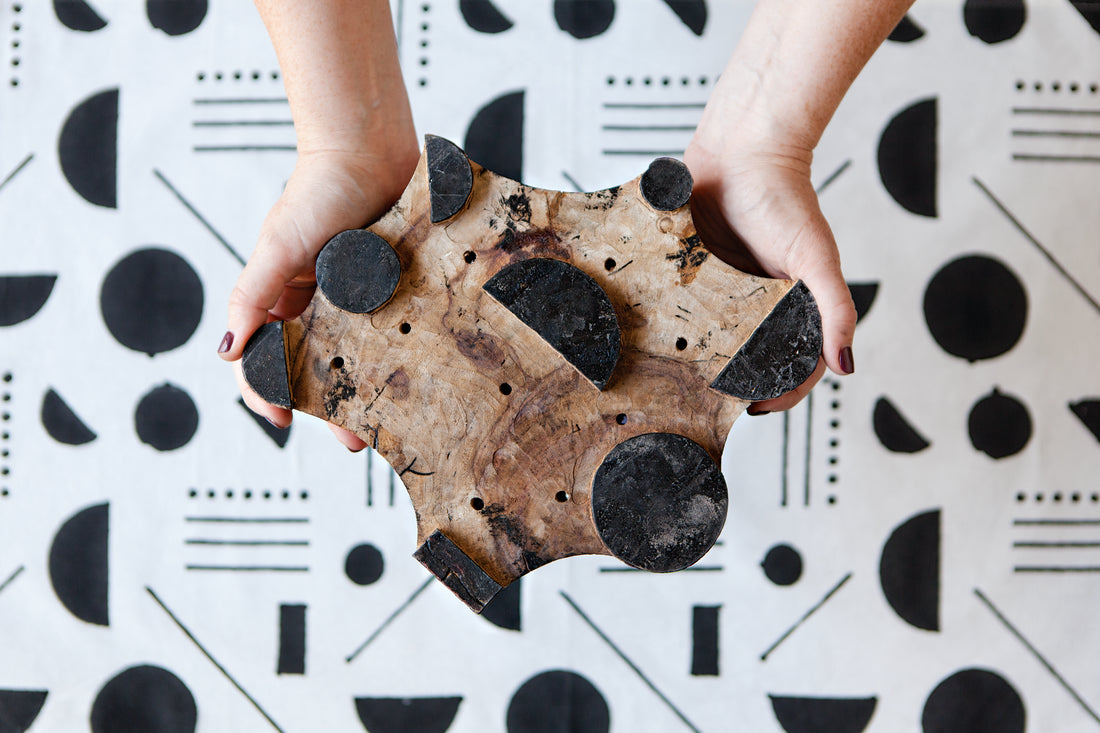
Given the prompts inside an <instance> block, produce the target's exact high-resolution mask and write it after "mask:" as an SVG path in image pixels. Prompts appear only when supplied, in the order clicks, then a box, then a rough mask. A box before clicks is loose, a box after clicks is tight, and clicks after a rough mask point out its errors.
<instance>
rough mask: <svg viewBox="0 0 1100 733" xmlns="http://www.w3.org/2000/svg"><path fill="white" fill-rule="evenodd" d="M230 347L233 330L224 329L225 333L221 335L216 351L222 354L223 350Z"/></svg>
mask: <svg viewBox="0 0 1100 733" xmlns="http://www.w3.org/2000/svg"><path fill="white" fill-rule="evenodd" d="M232 348H233V332H232V331H226V332H225V335H224V336H222V342H221V344H219V345H218V353H219V354H224V353H225V352H227V351H229V350H230V349H232Z"/></svg>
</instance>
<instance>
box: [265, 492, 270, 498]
mask: <svg viewBox="0 0 1100 733" xmlns="http://www.w3.org/2000/svg"><path fill="white" fill-rule="evenodd" d="M264 498H265V499H270V498H271V492H270V491H265V492H264Z"/></svg>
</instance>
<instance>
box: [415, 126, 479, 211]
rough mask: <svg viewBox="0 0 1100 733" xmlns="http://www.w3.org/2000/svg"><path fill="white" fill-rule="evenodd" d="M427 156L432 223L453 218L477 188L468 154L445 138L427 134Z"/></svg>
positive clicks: (425, 140) (425, 150)
mask: <svg viewBox="0 0 1100 733" xmlns="http://www.w3.org/2000/svg"><path fill="white" fill-rule="evenodd" d="M424 154H425V155H426V156H427V159H428V160H427V166H428V198H429V200H430V204H431V209H432V223H433V224H438V223H439V222H441V221H445V220H447V219H450V218H451V217H452V216H454V215H455V214H457V213H458V212H459V211H460V210H461V209H462V207H463V206H465V205H466V200H467V199H468V198H469V197H470V191H472V190H473V186H474V173H473V169H472V168H470V159H469V158H467V157H466V153H464V152H462V149H461V148H459V147H458V146H457V145H455V144H454V143H453V142H451V141H450V140H447V139H446V138H442V137H438V136H436V135H427V136H426V137H425V138H424Z"/></svg>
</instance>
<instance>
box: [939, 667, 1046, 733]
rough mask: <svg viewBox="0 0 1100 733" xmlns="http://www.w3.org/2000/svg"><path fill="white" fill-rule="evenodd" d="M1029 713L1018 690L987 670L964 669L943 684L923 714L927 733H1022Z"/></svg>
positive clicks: (941, 683)
mask: <svg viewBox="0 0 1100 733" xmlns="http://www.w3.org/2000/svg"><path fill="white" fill-rule="evenodd" d="M1025 718H1026V712H1025V710H1024V703H1023V700H1021V699H1020V694H1019V693H1018V692H1016V690H1015V688H1013V687H1012V685H1011V684H1009V683H1008V681H1007V680H1005V679H1004V678H1003V677H1001V676H1000V675H999V674H997V673H995V672H992V671H990V670H986V669H964V670H961V671H959V672H956V673H955V674H953V675H951V676H950V677H948V678H947V679H945V680H943V681H942V682H940V683H939V684H938V685H937V686H936V689H934V690H932V692H931V693H930V694H929V695H928V699H927V700H926V701H925V703H924V710H923V712H922V714H921V729H922V730H923V731H925V733H976V732H978V731H997V733H1023V731H1024V720H1025Z"/></svg>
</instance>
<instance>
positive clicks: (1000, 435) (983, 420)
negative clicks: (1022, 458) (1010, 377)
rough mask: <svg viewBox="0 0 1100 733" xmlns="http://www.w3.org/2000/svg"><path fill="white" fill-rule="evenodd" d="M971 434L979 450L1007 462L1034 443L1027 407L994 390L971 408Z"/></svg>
mask: <svg viewBox="0 0 1100 733" xmlns="http://www.w3.org/2000/svg"><path fill="white" fill-rule="evenodd" d="M967 430H968V431H969V433H970V442H971V443H972V444H973V446H974V447H975V448H976V449H978V450H980V451H981V452H982V453H985V454H986V455H987V456H989V457H990V458H1007V457H1008V456H1012V455H1016V454H1017V453H1019V452H1020V451H1022V450H1023V449H1024V447H1025V446H1026V445H1027V444H1028V441H1030V440H1031V415H1030V413H1028V411H1027V407H1025V406H1024V403H1022V402H1020V401H1019V400H1018V399H1016V398H1015V397H1013V396H1011V395H1006V394H1004V393H1003V392H1001V391H1000V390H998V389H997V388H994V389H993V391H992V392H990V393H989V394H987V395H986V396H984V397H982V398H981V399H980V400H978V401H977V402H975V403H974V406H973V407H972V408H970V416H969V418H968V419H967Z"/></svg>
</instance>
